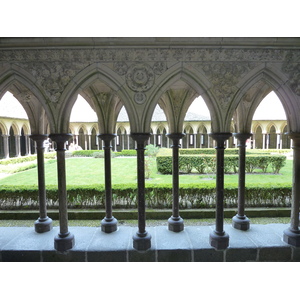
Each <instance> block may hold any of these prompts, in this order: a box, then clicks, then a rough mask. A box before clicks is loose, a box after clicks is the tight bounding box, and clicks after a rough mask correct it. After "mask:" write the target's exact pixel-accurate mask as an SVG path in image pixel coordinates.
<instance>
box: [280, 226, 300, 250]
mask: <svg viewBox="0 0 300 300" xmlns="http://www.w3.org/2000/svg"><path fill="white" fill-rule="evenodd" d="M283 241H284V242H286V243H287V244H289V245H291V246H294V247H300V231H299V230H298V231H296V232H295V231H292V230H291V229H290V228H288V229H286V230H284V232H283Z"/></svg>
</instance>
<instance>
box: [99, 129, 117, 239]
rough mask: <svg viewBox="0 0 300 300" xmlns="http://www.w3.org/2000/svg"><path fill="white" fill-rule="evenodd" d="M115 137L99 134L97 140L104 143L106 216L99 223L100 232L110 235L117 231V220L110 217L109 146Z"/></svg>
mask: <svg viewBox="0 0 300 300" xmlns="http://www.w3.org/2000/svg"><path fill="white" fill-rule="evenodd" d="M115 137H116V135H115V134H100V135H99V138H100V139H101V140H103V141H104V147H103V149H104V174H105V178H104V179H105V210H106V216H105V218H104V219H103V220H102V221H101V230H102V231H103V232H105V233H111V232H114V231H116V230H117V223H118V220H117V219H115V218H114V217H113V215H112V188H111V148H112V147H111V145H110V142H111V141H112V140H113V139H114V138H115Z"/></svg>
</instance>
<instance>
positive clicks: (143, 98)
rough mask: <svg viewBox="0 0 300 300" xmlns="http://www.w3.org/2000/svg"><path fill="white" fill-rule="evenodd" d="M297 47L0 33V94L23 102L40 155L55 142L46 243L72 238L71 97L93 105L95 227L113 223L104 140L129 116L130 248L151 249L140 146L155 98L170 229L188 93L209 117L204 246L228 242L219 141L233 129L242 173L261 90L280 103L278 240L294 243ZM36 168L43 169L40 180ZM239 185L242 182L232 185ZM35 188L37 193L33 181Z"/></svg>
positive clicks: (286, 42) (293, 41)
mask: <svg viewBox="0 0 300 300" xmlns="http://www.w3.org/2000/svg"><path fill="white" fill-rule="evenodd" d="M299 49H300V39H299V38H175V37H173V38H43V39H42V38H1V39H0V97H2V96H3V95H4V93H6V92H7V91H10V92H11V93H12V94H13V95H14V96H15V97H16V98H17V99H18V100H19V101H20V103H21V104H22V105H23V107H24V109H25V110H26V113H27V115H28V118H29V123H30V128H31V138H32V139H33V140H34V141H35V142H36V149H37V153H38V156H39V157H40V158H41V157H42V155H43V151H42V144H43V143H42V141H43V140H44V139H46V138H48V134H49V137H50V138H51V139H52V140H53V141H54V142H55V144H56V146H55V149H56V151H57V166H58V194H59V199H60V233H59V235H58V236H57V237H56V238H55V241H54V245H55V248H56V249H57V250H58V251H62V250H67V249H70V248H72V247H73V246H74V243H75V238H74V235H73V234H72V233H70V232H69V230H68V219H67V205H66V192H67V191H66V181H65V180H66V179H65V152H64V151H65V143H66V142H67V141H68V140H69V139H70V137H71V136H70V135H69V119H70V113H71V109H72V107H73V104H74V103H75V101H76V99H77V96H78V94H80V95H81V96H82V97H84V98H85V99H86V100H87V101H88V103H89V104H90V105H91V107H92V108H93V109H94V111H95V112H96V114H97V116H98V130H99V131H98V132H97V135H99V138H100V139H101V140H103V142H104V148H105V160H106V162H107V164H106V166H107V168H106V171H105V175H106V180H107V181H106V183H107V186H106V188H107V202H106V204H107V211H106V216H105V218H104V219H103V222H102V228H103V231H105V232H114V231H115V230H116V226H117V221H116V220H115V219H114V218H113V216H112V207H111V201H110V197H111V193H110V192H111V186H110V185H111V182H110V180H109V178H110V169H109V166H110V163H109V159H110V155H109V154H110V153H109V151H110V145H111V141H112V140H113V139H114V138H115V133H116V121H117V116H118V114H119V112H120V110H121V108H122V107H123V106H125V108H126V111H127V113H128V118H129V123H130V137H131V138H132V139H133V140H134V141H135V143H136V149H137V150H136V151H137V177H138V182H137V186H138V192H137V197H138V202H139V207H138V223H139V225H138V231H137V233H136V234H135V235H134V237H133V247H134V248H135V249H138V250H146V249H148V248H149V247H151V236H150V235H149V234H148V232H147V230H146V224H145V201H144V200H145V199H144V192H145V186H144V181H145V178H144V169H143V168H144V167H143V166H144V157H143V153H144V146H145V144H146V143H147V142H148V140H149V137H150V133H151V119H152V115H153V112H154V109H155V107H156V105H157V104H159V106H160V107H161V108H162V109H163V111H164V113H165V115H166V119H167V124H168V133H169V134H168V138H169V139H170V141H171V143H172V149H173V209H172V216H171V217H170V219H169V221H168V224H169V230H172V231H175V232H178V231H181V230H183V228H184V227H183V220H182V218H181V217H180V214H179V207H178V172H177V171H178V148H179V141H180V140H181V139H182V138H183V137H184V128H183V124H184V117H185V115H186V112H187V109H188V107H189V106H190V104H191V103H192V102H193V100H194V99H195V98H196V97H198V96H201V97H202V98H203V99H204V101H205V103H206V105H207V107H208V109H209V111H210V115H211V129H210V132H211V134H210V137H211V138H212V139H213V140H214V141H215V147H216V153H217V164H218V167H217V194H216V229H215V231H214V232H212V233H211V234H210V236H209V241H210V244H211V245H212V246H213V247H215V248H217V249H224V248H226V247H228V242H229V236H228V235H227V234H226V233H225V232H224V230H223V214H222V211H223V202H222V201H223V194H222V193H223V180H222V178H223V173H222V172H223V164H224V160H223V158H224V145H225V144H226V141H227V140H228V139H230V138H231V137H232V135H234V137H235V138H237V139H238V141H239V143H238V144H239V149H240V168H239V169H240V172H242V171H243V161H244V154H245V151H244V146H245V143H246V140H247V139H249V137H250V136H251V134H250V133H251V131H252V129H251V124H252V118H253V114H254V112H255V110H256V108H257V106H258V104H259V103H260V101H261V100H262V99H263V98H264V97H265V96H266V95H267V94H268V93H269V92H270V91H274V92H275V93H276V95H277V96H278V98H279V99H280V101H281V102H282V105H283V107H284V110H285V112H286V116H287V132H288V133H289V137H290V138H291V139H292V141H293V151H294V182H295V184H294V185H293V197H294V199H293V201H292V202H293V205H292V208H291V225H290V227H289V228H287V230H286V231H285V232H284V234H283V237H284V240H285V241H286V242H287V243H289V244H292V245H295V246H300V230H299V199H300V189H299V186H297V184H296V182H298V181H299V180H300V174H299V172H298V170H299V165H300V119H299V111H300V88H299V86H300V77H299V68H300V52H299ZM232 119H233V120H234V124H235V127H234V132H233V131H232ZM262 133H263V132H262ZM40 165H42V159H40ZM41 170H42V166H41V167H40V168H39V178H40V179H41V177H42V174H43V172H42V171H41ZM240 176H242V177H243V176H244V174H242V173H241V174H240ZM41 181H42V180H41ZM243 188H244V186H243V180H241V181H240V190H243ZM40 189H41V194H43V192H42V189H43V187H42V185H41V187H40ZM41 198H42V197H41ZM41 203H43V204H41V207H42V209H41V216H40V218H39V220H38V221H37V225H36V230H37V231H40V232H41V231H43V230H44V229H43V228H46V229H47V230H48V229H50V227H51V225H50V224H51V221H50V220H49V218H48V217H47V216H46V212H45V207H44V202H43V200H42V199H41ZM239 203H240V204H239V209H238V210H239V212H238V214H237V216H235V217H234V219H233V223H234V226H235V227H236V228H237V229H242V230H246V229H247V228H249V222H248V219H247V217H246V216H245V214H244V205H243V199H240V201H239ZM45 224H46V225H45Z"/></svg>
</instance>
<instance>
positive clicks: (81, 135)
mask: <svg viewBox="0 0 300 300" xmlns="http://www.w3.org/2000/svg"><path fill="white" fill-rule="evenodd" d="M78 146H79V147H80V148H81V149H83V150H87V141H86V134H85V132H84V130H83V128H82V127H81V128H80V129H79V131H78ZM80 148H79V149H80Z"/></svg>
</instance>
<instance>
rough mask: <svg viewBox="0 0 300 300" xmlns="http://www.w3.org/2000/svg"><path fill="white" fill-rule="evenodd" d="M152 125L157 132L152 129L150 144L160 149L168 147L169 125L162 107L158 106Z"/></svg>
mask: <svg viewBox="0 0 300 300" xmlns="http://www.w3.org/2000/svg"><path fill="white" fill-rule="evenodd" d="M151 124H152V126H153V127H154V128H156V129H155V132H153V130H152V129H151V137H150V144H152V145H154V146H158V147H167V139H168V138H167V136H166V134H167V131H166V129H165V126H166V125H167V117H166V115H165V113H164V111H163V110H162V109H161V107H160V106H159V105H158V104H157V105H156V107H155V109H154V112H153V115H152V118H151Z"/></svg>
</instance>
